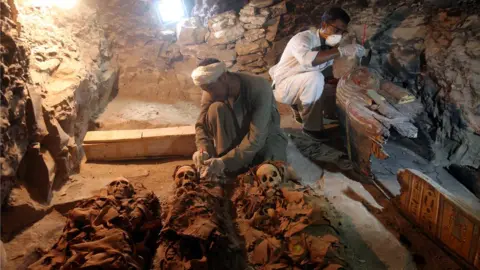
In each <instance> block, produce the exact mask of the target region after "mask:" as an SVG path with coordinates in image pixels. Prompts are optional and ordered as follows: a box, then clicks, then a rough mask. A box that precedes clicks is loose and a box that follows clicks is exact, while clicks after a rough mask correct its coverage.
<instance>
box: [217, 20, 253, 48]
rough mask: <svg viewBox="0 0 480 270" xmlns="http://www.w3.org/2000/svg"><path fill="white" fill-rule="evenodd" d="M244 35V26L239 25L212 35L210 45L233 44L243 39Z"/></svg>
mask: <svg viewBox="0 0 480 270" xmlns="http://www.w3.org/2000/svg"><path fill="white" fill-rule="evenodd" d="M244 33H245V29H244V28H243V26H242V25H241V24H237V25H235V26H234V27H232V28H227V29H224V30H221V31H218V32H212V33H210V37H209V39H208V44H209V45H212V46H214V45H219V44H228V43H233V42H235V41H237V40H239V39H241V38H242V37H243V34H244Z"/></svg>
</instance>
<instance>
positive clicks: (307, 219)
mask: <svg viewBox="0 0 480 270" xmlns="http://www.w3.org/2000/svg"><path fill="white" fill-rule="evenodd" d="M297 180H298V179H297V177H296V175H295V173H294V171H293V169H291V168H290V167H289V166H287V165H286V164H285V163H283V162H268V163H264V164H261V165H259V166H258V167H256V168H254V169H252V170H251V171H250V172H249V173H247V174H245V175H241V176H239V183H240V185H239V187H238V188H237V189H236V190H235V193H234V195H233V196H232V201H233V203H234V205H235V207H236V210H237V220H236V222H237V225H238V228H239V233H240V236H241V237H243V238H244V239H245V248H246V250H247V255H248V262H249V264H250V266H251V267H254V268H256V269H327V268H328V269H339V268H342V267H345V266H344V265H345V262H344V261H343V260H342V259H341V257H342V256H340V255H339V254H341V253H342V252H343V246H342V245H341V244H340V241H339V238H338V237H337V233H336V229H335V228H334V227H333V226H332V225H331V222H330V220H332V218H330V217H328V214H327V212H328V211H326V210H327V209H328V202H326V201H325V200H324V199H323V198H320V197H318V196H316V195H315V193H314V191H313V190H312V189H311V188H308V187H304V186H302V185H300V184H299V182H298V181H297Z"/></svg>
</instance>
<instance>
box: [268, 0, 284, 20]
mask: <svg viewBox="0 0 480 270" xmlns="http://www.w3.org/2000/svg"><path fill="white" fill-rule="evenodd" d="M269 9H270V13H271V17H272V18H275V17H278V16H280V15H283V14H285V13H287V4H286V1H282V2H280V3H278V4H276V5H273V6H271V7H269Z"/></svg>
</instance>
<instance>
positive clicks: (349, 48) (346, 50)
mask: <svg viewBox="0 0 480 270" xmlns="http://www.w3.org/2000/svg"><path fill="white" fill-rule="evenodd" d="M338 51H339V52H340V56H347V57H353V56H357V57H358V58H360V57H364V56H365V48H364V47H363V46H362V45H359V44H348V45H345V46H341V47H338Z"/></svg>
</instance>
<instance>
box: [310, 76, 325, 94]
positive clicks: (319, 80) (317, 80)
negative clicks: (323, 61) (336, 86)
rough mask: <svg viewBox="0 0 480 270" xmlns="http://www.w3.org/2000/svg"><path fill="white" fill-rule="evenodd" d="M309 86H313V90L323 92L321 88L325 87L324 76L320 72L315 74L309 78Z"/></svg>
mask: <svg viewBox="0 0 480 270" xmlns="http://www.w3.org/2000/svg"><path fill="white" fill-rule="evenodd" d="M309 83H310V85H314V86H315V88H317V89H321V90H322V91H323V87H324V86H325V76H323V73H322V72H315V73H313V75H312V76H311V77H310V82H309Z"/></svg>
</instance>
